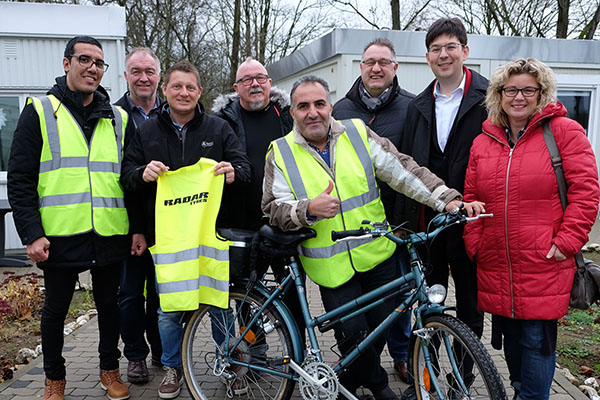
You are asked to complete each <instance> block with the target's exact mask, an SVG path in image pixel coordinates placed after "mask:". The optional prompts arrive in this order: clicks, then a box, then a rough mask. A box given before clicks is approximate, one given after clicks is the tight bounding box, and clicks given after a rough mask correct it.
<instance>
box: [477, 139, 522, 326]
mask: <svg viewBox="0 0 600 400" xmlns="http://www.w3.org/2000/svg"><path fill="white" fill-rule="evenodd" d="M483 133H484V134H485V135H487V136H489V137H490V138H492V139H494V140H496V141H497V142H499V143H500V144H501V145H503V146H508V144H507V143H504V142H503V141H501V140H499V139H498V138H497V137H496V136H494V135H492V134H491V133H488V132H486V131H483ZM517 141H518V139H517ZM516 146H517V144H516V143H515V145H514V146H513V147H512V148H511V147H510V146H508V147H509V153H508V165H507V166H506V181H505V189H504V241H505V244H506V259H507V261H508V277H509V281H510V313H511V316H512V318H515V299H514V288H513V275H512V261H511V260H510V249H509V246H508V213H507V211H508V176H509V173H510V166H511V163H512V155H513V151H514V149H515V147H516Z"/></svg>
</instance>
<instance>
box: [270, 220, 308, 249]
mask: <svg viewBox="0 0 600 400" xmlns="http://www.w3.org/2000/svg"><path fill="white" fill-rule="evenodd" d="M258 233H259V234H260V236H262V237H264V238H267V239H269V240H271V241H273V242H275V243H277V244H280V245H282V246H286V247H288V246H289V247H296V246H297V245H299V244H300V242H303V241H305V240H306V239H310V238H314V237H315V236H317V232H315V231H314V230H313V229H309V228H302V229H300V230H297V231H282V230H281V229H279V228H277V227H275V226H271V225H263V226H261V227H260V230H259V231H258Z"/></svg>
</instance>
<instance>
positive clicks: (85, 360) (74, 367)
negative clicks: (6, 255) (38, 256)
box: [0, 284, 587, 400]
mask: <svg viewBox="0 0 600 400" xmlns="http://www.w3.org/2000/svg"><path fill="white" fill-rule="evenodd" d="M451 290H452V288H451ZM307 292H308V296H309V302H310V303H311V308H312V309H313V310H312V312H313V313H316V312H319V309H320V308H321V307H320V304H321V302H320V299H319V292H318V289H317V287H316V286H315V285H314V284H310V285H309V286H308V288H307ZM448 298H449V300H453V299H454V294H453V293H452V292H451V293H450V295H449V297H448ZM490 334H491V319H490V318H489V316H486V323H485V330H484V334H483V339H482V340H483V342H484V343H485V344H486V346H487V347H488V351H489V352H490V354H491V355H492V357H493V359H494V362H495V364H496V366H497V368H498V370H499V372H500V374H501V375H502V378H503V379H504V382H505V386H506V388H507V394H508V395H509V398H510V396H512V390H511V389H510V388H509V383H508V369H507V367H506V363H505V362H504V359H503V358H502V355H501V352H498V351H496V350H493V349H492V348H491V347H490V346H489V343H490ZM320 342H321V348H322V349H323V350H324V353H325V355H326V361H332V360H333V359H335V355H334V354H333V353H332V352H331V351H329V348H330V347H332V346H333V345H334V343H335V341H334V338H333V334H332V332H331V331H330V332H328V333H327V334H325V335H323V336H321V337H320ZM97 348H98V334H97V323H96V319H95V318H94V319H92V320H91V321H90V322H89V323H88V324H86V325H84V326H83V327H82V328H80V329H78V330H77V331H76V332H74V333H73V334H72V335H71V336H69V337H67V338H66V340H65V348H64V353H63V355H64V357H65V359H66V362H67V390H66V399H68V400H75V399H86V400H92V399H106V398H107V397H106V395H105V392H104V390H102V388H101V387H100V384H99V378H98V353H97ZM41 361H42V360H41V357H40V358H38V359H36V360H34V362H32V363H31V364H30V365H28V366H27V367H26V368H24V369H22V370H20V371H18V372H17V373H16V376H15V378H14V379H12V380H10V381H7V382H4V383H1V384H0V400H17V399H19V400H20V399H35V398H42V397H43V394H44V374H43V369H42V362H41ZM148 364H150V363H148ZM382 364H383V367H384V368H385V369H386V371H387V372H388V374H389V380H390V386H391V387H392V389H394V390H395V391H396V392H397V393H400V390H403V389H405V388H406V385H405V384H404V383H402V382H400V381H399V379H398V378H397V377H396V375H395V374H394V369H393V367H392V360H391V358H390V356H389V354H388V352H387V348H386V350H385V352H384V355H383V359H382ZM120 368H121V372H122V374H123V375H125V371H126V370H127V360H126V359H125V358H124V357H123V358H122V359H121V365H120ZM149 369H150V375H151V376H150V378H151V379H150V382H149V383H147V384H143V385H135V384H131V385H130V389H129V390H130V393H131V399H157V398H158V395H157V389H158V385H159V384H160V381H161V379H162V376H163V375H162V374H163V373H162V370H161V369H159V368H157V367H152V366H150V365H149ZM184 386H185V385H184ZM179 398H182V399H187V398H190V395H189V393H188V391H187V389H185V388H184V389H183V390H182V392H181V395H180V396H179ZM236 398H240V399H243V398H244V397H243V396H242V397H236ZM293 398H294V399H301V397H300V395H299V393H298V390H297V389H296V392H295V394H294V397H293ZM550 399H551V400H567V399H581V400H585V399H587V397H586V396H584V395H583V394H582V393H581V392H579V391H578V390H577V389H576V388H575V387H574V386H572V385H571V384H570V383H569V382H568V381H567V380H566V379H565V378H563V377H562V375H560V373H558V371H557V373H556V374H555V381H554V383H553V385H552V393H551V396H550Z"/></svg>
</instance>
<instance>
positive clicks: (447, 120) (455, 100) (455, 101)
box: [433, 74, 466, 151]
mask: <svg viewBox="0 0 600 400" xmlns="http://www.w3.org/2000/svg"><path fill="white" fill-rule="evenodd" d="M465 78H466V74H463V79H462V81H461V82H460V85H459V86H458V87H457V88H456V89H454V90H453V91H452V93H450V96H446V95H443V94H442V93H441V92H440V83H439V82H437V83H436V84H435V88H434V90H433V96H434V97H435V121H436V128H437V140H438V144H439V146H440V149H441V150H442V151H444V149H445V148H446V143H448V136H450V129H452V125H453V124H454V119H455V118H456V114H457V113H458V108H459V107H460V102H461V101H462V98H463V94H464V92H465Z"/></svg>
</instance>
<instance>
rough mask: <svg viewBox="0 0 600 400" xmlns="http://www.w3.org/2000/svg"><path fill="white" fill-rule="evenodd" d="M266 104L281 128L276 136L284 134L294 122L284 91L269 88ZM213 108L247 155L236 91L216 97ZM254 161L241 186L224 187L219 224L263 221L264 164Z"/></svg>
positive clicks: (243, 225) (255, 224)
mask: <svg viewBox="0 0 600 400" xmlns="http://www.w3.org/2000/svg"><path fill="white" fill-rule="evenodd" d="M269 107H274V108H275V110H276V113H277V115H279V123H280V128H281V129H280V131H279V132H277V134H278V135H279V136H285V135H287V134H288V133H289V132H290V131H291V130H292V127H293V125H294V121H293V119H292V116H291V114H290V105H289V102H288V97H287V94H286V93H285V92H284V91H282V90H280V89H277V88H276V87H271V95H270V103H269ZM212 111H213V113H214V115H216V116H217V117H220V118H223V119H224V120H225V121H227V123H229V125H230V126H231V128H232V129H233V131H234V132H235V134H236V135H237V136H238V137H239V138H240V142H241V143H242V146H243V148H244V154H247V153H246V151H247V144H246V141H247V137H246V129H245V128H244V124H243V121H242V106H241V104H240V99H239V96H238V95H237V93H230V94H226V95H221V96H219V97H217V99H215V101H214V103H213V107H212ZM267 150H268V149H267V148H265V149H264V151H265V155H266V154H267ZM263 158H264V157H263ZM255 164H256V162H255V163H254V164H253V165H252V168H253V171H254V173H253V178H252V179H253V180H252V181H251V182H248V183H247V184H241V185H231V186H230V187H226V188H225V191H224V194H223V206H222V209H223V212H221V217H220V219H219V223H220V225H222V226H227V227H232V228H243V229H250V230H256V229H258V228H259V227H260V225H261V224H262V222H263V221H262V216H263V212H262V210H261V208H260V201H261V198H262V181H263V176H264V167H263V165H264V163H263V164H261V165H255ZM259 170H260V172H259ZM225 211H226V213H225Z"/></svg>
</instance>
